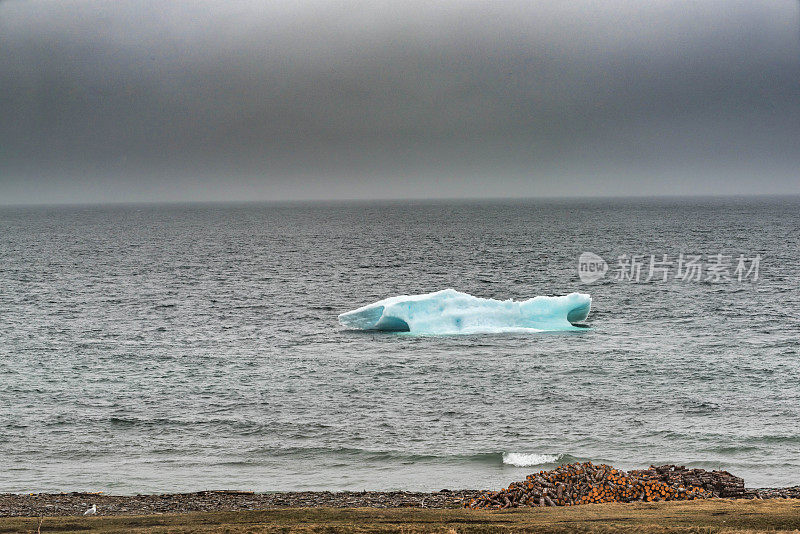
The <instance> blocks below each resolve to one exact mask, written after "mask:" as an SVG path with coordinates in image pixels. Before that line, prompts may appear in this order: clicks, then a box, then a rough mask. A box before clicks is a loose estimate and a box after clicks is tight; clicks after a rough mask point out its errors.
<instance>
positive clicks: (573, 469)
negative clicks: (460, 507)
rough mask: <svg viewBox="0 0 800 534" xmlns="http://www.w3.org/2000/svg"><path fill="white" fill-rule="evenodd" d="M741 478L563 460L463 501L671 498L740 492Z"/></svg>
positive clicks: (507, 503)
mask: <svg viewBox="0 0 800 534" xmlns="http://www.w3.org/2000/svg"><path fill="white" fill-rule="evenodd" d="M744 493H745V490H744V481H743V480H742V479H741V478H738V477H735V476H733V475H731V474H730V473H728V472H727V471H711V472H709V471H705V470H703V469H686V468H685V467H678V466H674V465H663V466H660V467H655V466H651V467H650V469H642V470H635V471H631V472H629V473H626V472H624V471H621V470H619V469H615V468H613V467H611V466H610V465H605V464H601V465H594V464H592V463H591V462H586V463H575V464H568V465H562V466H559V467H557V468H556V469H553V470H552V471H539V472H538V473H536V474H533V475H528V477H527V478H526V479H525V480H524V481H522V482H514V483H512V484H511V485H509V486H508V487H507V488H504V489H502V490H500V491H485V492H483V493H481V494H479V495H478V496H477V497H475V498H473V499H470V500H468V501H466V502H465V503H464V506H465V507H467V508H488V509H503V508H516V507H520V506H575V505H578V504H591V503H604V502H634V501H646V502H650V501H675V500H681V501H683V500H693V499H705V498H709V497H741V496H744Z"/></svg>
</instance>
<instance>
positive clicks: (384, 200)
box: [0, 192, 800, 208]
mask: <svg viewBox="0 0 800 534" xmlns="http://www.w3.org/2000/svg"><path fill="white" fill-rule="evenodd" d="M782 198H783V199H792V198H796V199H800V192H798V193H730V194H716V193H700V194H668V195H658V194H655V195H653V194H650V195H644V194H642V195H637V194H632V195H542V196H519V197H510V196H488V197H477V196H475V197H471V196H467V197H376V198H335V199H323V198H309V199H280V200H268V199H252V200H251V199H227V200H196V199H187V200H133V201H129V200H107V201H103V200H100V201H86V202H81V201H78V202H69V201H67V202H11V203H3V202H2V201H0V208H45V207H52V208H58V207H65V208H66V207H102V206H108V207H114V206H117V207H122V206H192V205H257V204H267V205H330V204H336V205H341V204H402V203H414V204H436V203H459V202H460V203H468V204H472V203H479V202H530V201H538V200H542V201H570V200H575V201H581V200H583V201H586V200H669V199H673V200H691V199H698V200H711V199H718V200H726V199H727V200H734V199H742V200H744V199H782Z"/></svg>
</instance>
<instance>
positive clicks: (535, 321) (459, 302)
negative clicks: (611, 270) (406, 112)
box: [339, 289, 592, 334]
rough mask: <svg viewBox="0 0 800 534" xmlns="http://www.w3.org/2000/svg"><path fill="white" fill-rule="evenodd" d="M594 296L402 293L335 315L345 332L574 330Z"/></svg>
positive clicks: (571, 294)
mask: <svg viewBox="0 0 800 534" xmlns="http://www.w3.org/2000/svg"><path fill="white" fill-rule="evenodd" d="M591 306H592V298H591V297H590V296H589V295H586V294H584V293H570V294H569V295H565V296H561V297H534V298H531V299H528V300H521V301H515V300H512V299H509V300H495V299H486V298H480V297H473V296H472V295H469V294H467V293H461V292H460V291H456V290H455V289H444V290H442V291H436V292H435V293H426V294H424V295H400V296H397V297H389V298H387V299H383V300H379V301H378V302H375V303H373V304H367V305H366V306H362V307H361V308H358V309H356V310H353V311H349V312H346V313H343V314H341V315H339V322H340V323H341V324H342V325H344V326H346V327H347V328H355V329H360V330H388V331H401V332H405V331H407V332H411V333H415V334H486V333H498V332H541V331H546V330H573V329H576V328H577V327H575V326H574V325H573V323H577V322H580V321H583V320H584V319H586V317H587V316H588V315H589V310H590V308H591Z"/></svg>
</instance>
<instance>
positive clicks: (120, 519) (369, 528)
mask: <svg viewBox="0 0 800 534" xmlns="http://www.w3.org/2000/svg"><path fill="white" fill-rule="evenodd" d="M38 523H39V518H0V533H11V532H13V533H23V532H27V533H34V532H36V529H37V526H38ZM767 531H769V532H798V533H800V500H786V499H775V500H769V501H731V500H724V499H714V500H707V501H689V502H685V501H680V502H663V503H635V504H614V503H611V504H598V505H585V506H575V507H559V508H533V509H516V510H506V511H502V512H488V511H482V510H429V509H420V508H411V509H389V510H383V509H374V508H358V509H333V508H285V509H275V510H263V511H253V512H211V513H191V514H183V515H151V516H116V517H57V518H47V517H46V518H44V521H43V522H42V525H41V532H42V533H43V534H44V533H50V532H53V533H55V532H58V533H61V534H66V533H86V532H97V533H103V534H108V533H122V532H125V533H133V534H156V533H171V534H183V533H188V532H201V533H229V534H240V533H241V534H245V533H247V534H261V533H284V532H303V533H311V532H314V533H317V532H319V533H344V532H358V533H366V532H379V533H380V532H397V533H404V534H416V533H429V532H436V533H442V534H469V533H501V532H537V533H566V532H580V533H602V532H614V533H645V534H649V533H660V532H720V533H734V532H735V533H741V534H744V533H755V532H767Z"/></svg>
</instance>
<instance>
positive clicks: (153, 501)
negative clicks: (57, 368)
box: [0, 486, 800, 517]
mask: <svg viewBox="0 0 800 534" xmlns="http://www.w3.org/2000/svg"><path fill="white" fill-rule="evenodd" d="M479 493H480V490H457V491H450V490H442V491H437V492H433V493H418V492H407V491H364V492H348V491H345V492H336V493H333V492H329V491H301V492H283V493H253V492H244V491H199V492H195V493H174V494H163V495H128V496H125V495H105V494H102V493H77V492H73V493H32V494H16V493H3V494H0V517H39V516H47V517H54V516H75V515H82V514H83V512H84V511H85V510H86V509H88V508H90V507H91V506H92V505H97V515H106V516H110V515H152V514H182V513H188V512H219V511H239V510H261V509H266V508H282V507H297V508H314V507H331V508H362V507H369V508H404V507H414V508H459V507H462V506H463V503H464V501H465V500H466V501H469V500H470V499H473V498H475V497H476V496H477V495H478V494H479ZM744 498H750V499H773V498H794V499H800V486H795V487H791V488H765V489H748V490H747V491H746V494H745V495H744Z"/></svg>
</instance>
